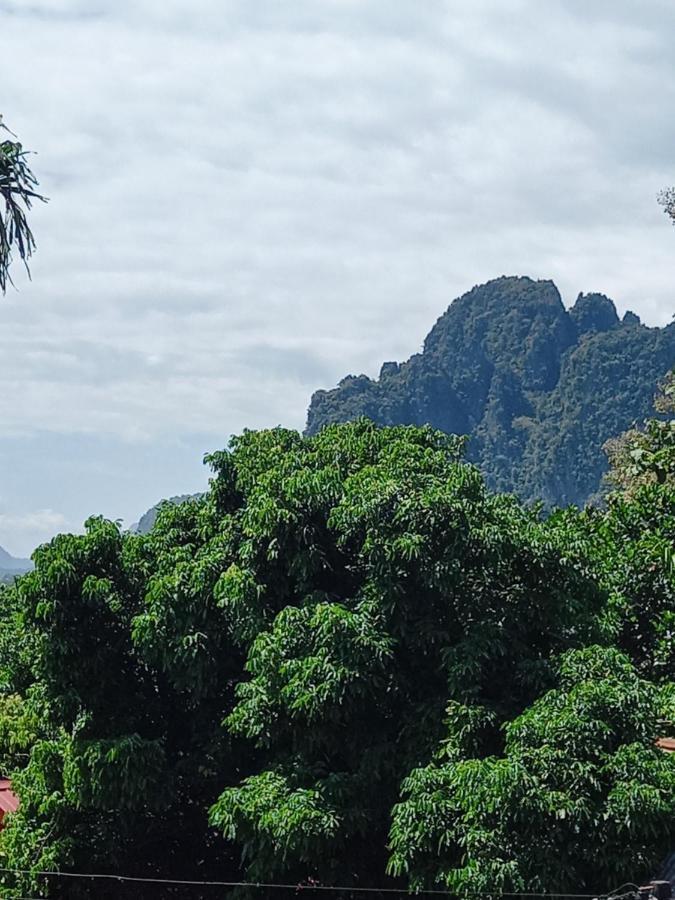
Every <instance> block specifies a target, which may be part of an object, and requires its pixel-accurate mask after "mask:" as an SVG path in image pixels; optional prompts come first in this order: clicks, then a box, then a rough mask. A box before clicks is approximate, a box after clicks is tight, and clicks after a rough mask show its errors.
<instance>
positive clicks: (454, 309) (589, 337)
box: [307, 277, 675, 505]
mask: <svg viewBox="0 0 675 900" xmlns="http://www.w3.org/2000/svg"><path fill="white" fill-rule="evenodd" d="M674 363H675V323H674V324H671V325H669V326H667V327H665V328H648V327H646V326H645V325H642V324H641V322H640V320H639V318H638V317H637V316H636V315H634V314H633V313H626V315H625V316H624V318H623V320H620V319H619V317H618V315H617V312H616V309H615V307H614V303H613V302H612V301H611V300H610V299H608V298H607V297H605V296H603V295H602V294H581V295H580V296H579V298H578V299H577V302H576V304H575V305H574V307H573V308H572V309H570V310H566V309H565V307H564V306H563V303H562V301H561V299H560V294H559V293H558V290H557V288H556V287H555V285H554V284H553V282H551V281H533V280H532V279H530V278H525V277H502V278H498V279H495V280H494V281H490V282H488V283H487V284H484V285H480V286H478V287H474V288H473V289H472V290H471V291H469V292H468V293H467V294H464V295H463V296H462V297H460V298H458V299H457V300H455V301H454V302H453V303H452V304H451V305H450V307H449V308H448V310H447V311H446V312H445V313H444V315H442V316H441V318H440V319H439V320H438V321H437V322H436V324H435V325H434V327H433V328H432V330H431V331H430V333H429V334H428V336H427V338H426V340H425V342H424V348H423V351H422V353H419V354H416V355H414V356H412V357H411V358H410V359H409V360H407V362H404V363H401V364H399V363H395V362H386V363H384V365H383V366H382V369H381V371H380V377H379V379H378V380H376V381H374V380H372V379H370V378H368V377H367V376H365V375H359V376H356V377H355V376H352V375H348V376H347V377H346V378H343V379H342V381H341V382H340V384H339V386H338V387H337V388H335V389H333V390H330V391H323V390H322V391H317V392H316V393H315V394H314V396H313V397H312V401H311V405H310V408H309V412H308V418H307V433H308V434H314V433H316V432H317V431H318V430H319V429H320V428H322V427H323V426H324V425H326V424H328V423H330V422H346V421H350V420H353V419H355V418H357V417H358V416H367V417H369V418H370V419H372V420H373V421H375V422H377V423H379V424H382V425H397V424H424V423H429V424H431V425H433V426H434V427H435V428H439V429H441V430H443V431H446V432H453V433H457V434H468V435H469V436H470V441H469V449H468V455H469V458H470V459H472V460H474V461H475V462H477V463H478V464H479V465H480V467H481V468H482V470H483V472H484V473H485V475H486V477H487V480H488V483H489V485H490V486H491V487H492V488H494V489H495V490H499V491H513V492H516V493H517V494H519V495H520V496H521V497H522V498H524V499H526V500H534V499H543V500H544V501H545V503H546V504H547V505H566V504H569V503H576V504H583V503H585V502H586V501H587V500H588V499H589V498H590V497H592V495H593V494H594V493H595V492H596V491H597V490H598V488H599V486H600V482H601V479H602V475H603V473H604V471H605V469H606V459H605V455H604V453H603V451H602V445H603V444H604V442H605V441H606V440H607V439H608V438H610V437H612V436H613V435H616V434H618V433H619V432H621V431H623V430H625V429H626V428H628V427H629V426H630V425H631V424H632V423H633V422H635V421H636V420H642V419H644V418H645V416H647V415H648V414H649V411H650V408H651V404H652V400H653V396H654V389H655V385H656V384H657V382H658V381H659V379H660V378H662V377H663V376H664V375H665V374H666V372H667V371H668V370H669V369H670V368H672V366H673V364H674Z"/></svg>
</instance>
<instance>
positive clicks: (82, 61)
mask: <svg viewBox="0 0 675 900" xmlns="http://www.w3.org/2000/svg"><path fill="white" fill-rule="evenodd" d="M638 6H639V9H638ZM673 27H675V7H673V6H672V4H670V3H668V2H666V0H645V2H643V3H640V4H639V5H636V4H633V3H630V2H628V0H619V2H612V3H609V2H605V0H596V2H594V3H593V4H588V3H582V2H580V0H579V2H577V0H550V2H547V3H539V2H536V0H511V2H509V3H508V4H504V3H503V0H462V2H459V3H457V2H452V3H451V2H449V0H425V2H424V3H412V2H411V3H395V4H392V3H387V2H385V0H294V2H293V3H279V2H278V0H257V2H255V3H252V2H250V0H194V2H190V3H188V2H187V0H119V2H117V3H111V2H109V0H0V52H2V58H3V99H2V104H3V110H2V111H3V112H4V114H5V118H6V121H7V122H8V123H9V124H10V126H11V127H12V128H14V130H16V131H17V132H18V133H19V134H20V135H21V137H22V139H23V140H24V141H25V142H26V144H27V145H29V146H31V147H35V148H37V149H38V150H39V155H38V156H37V157H36V158H35V161H34V162H35V168H36V170H37V171H38V172H39V173H40V175H41V177H42V181H43V186H44V189H45V191H46V193H48V194H49V195H50V197H51V202H50V204H49V205H48V206H47V207H45V208H41V209H36V210H35V216H34V221H35V230H36V234H37V237H38V241H39V255H38V257H37V258H36V261H35V265H34V267H33V274H34V280H33V282H31V283H28V282H27V281H25V280H24V279H21V278H20V277H19V279H18V280H19V283H20V285H21V292H20V293H19V294H12V295H10V296H9V297H8V298H6V299H5V300H4V301H3V302H1V303H0V422H1V423H2V429H3V432H2V433H3V435H4V439H5V440H10V439H11V441H12V442H13V443H12V448H15V447H16V446H18V444H17V443H16V442H17V441H19V442H20V441H21V440H24V441H25V442H26V443H25V446H26V448H27V449H26V453H27V454H31V453H36V452H37V451H36V450H35V449H34V448H35V447H36V446H37V445H36V443H35V437H36V435H38V434H39V435H47V436H49V435H51V438H49V437H48V438H47V440H51V442H52V444H53V446H55V447H56V446H58V447H61V446H62V445H61V443H59V440H57V436H58V435H61V436H72V435H78V434H79V435H82V436H83V437H82V441H85V437H84V436H94V435H98V436H100V437H101V438H102V439H103V440H104V441H105V442H107V443H106V444H105V448H104V449H101V448H99V449H98V450H97V451H96V452H99V453H104V452H105V454H106V455H105V459H106V466H107V465H110V466H112V471H111V474H110V476H109V477H111V478H113V479H115V478H117V479H121V480H122V481H123V482H124V485H125V486H124V488H123V489H121V491H122V494H123V496H124V502H125V503H126V504H127V507H128V509H129V515H130V516H133V515H135V514H136V513H137V512H141V511H142V507H141V508H140V509H139V508H138V506H137V505H136V499H135V498H136V497H138V496H140V495H143V496H145V493H144V489H145V483H146V481H147V480H148V478H149V475H148V472H146V471H144V470H143V469H142V467H139V471H138V474H137V477H136V480H135V481H127V480H125V479H126V471H125V472H123V471H122V468H121V467H119V466H118V468H117V469H115V463H114V460H115V458H116V456H124V458H125V460H126V459H127V457H126V456H125V455H124V453H122V451H121V450H120V448H121V447H122V444H124V443H125V442H126V443H128V442H132V443H133V442H136V443H137V445H138V446H139V447H141V446H146V447H147V446H154V447H156V448H157V449H158V450H159V448H161V447H162V445H163V444H165V443H166V441H167V440H169V439H170V438H173V437H176V436H178V438H180V439H183V438H184V439H185V440H186V441H188V442H190V441H193V440H197V437H196V436H200V437H199V440H200V441H204V442H206V441H209V442H214V443H221V444H222V443H224V442H225V440H226V436H227V435H228V434H229V433H231V432H233V431H238V430H240V429H241V428H243V427H244V426H263V425H273V424H277V423H283V424H288V425H292V426H295V427H302V425H303V422H304V416H305V410H306V407H307V403H308V400H309V397H310V395H311V393H312V391H313V390H314V389H315V388H317V387H329V386H331V385H332V384H333V383H334V382H335V381H336V380H337V379H338V378H339V377H340V376H342V375H344V374H345V373H346V372H349V371H364V370H365V371H368V372H370V373H375V372H376V371H377V370H378V368H379V364H380V362H381V361H382V359H392V358H405V357H407V356H409V355H410V354H411V353H412V352H415V351H416V350H417V349H418V348H419V346H420V344H421V341H422V339H423V337H424V335H425V333H426V332H427V331H428V329H429V328H430V326H431V325H432V323H433V322H434V321H435V319H436V318H437V316H438V315H439V314H440V313H441V312H442V311H443V310H444V308H445V307H446V306H447V304H448V303H449V302H450V300H451V299H452V298H453V297H454V296H456V295H458V294H460V293H462V292H463V291H464V290H466V289H467V288H469V287H470V286H471V285H473V284H475V283H478V282H481V281H485V280H487V279H488V278H490V277H493V276H496V275H500V274H503V273H518V274H530V275H532V276H534V277H544V278H553V279H554V280H555V281H556V283H557V284H558V286H559V287H560V289H561V291H562V293H563V297H564V298H565V300H566V301H567V302H568V303H569V302H572V301H573V299H574V297H575V296H576V294H577V293H578V292H579V291H581V290H584V291H590V290H600V291H603V292H605V293H608V294H609V295H610V296H613V297H614V298H615V300H616V301H617V305H618V306H619V308H620V310H622V311H623V310H624V309H626V308H629V307H630V308H633V309H634V310H635V311H637V312H639V313H640V314H641V315H642V316H643V317H644V318H645V319H646V320H647V321H648V322H650V323H651V324H661V323H665V322H667V321H669V320H670V317H671V315H672V313H673V311H675V302H674V300H673V294H672V290H671V284H672V283H673V260H674V258H675V232H673V230H672V229H670V228H668V225H667V223H666V221H665V219H664V217H663V214H662V213H661V212H660V210H659V209H658V207H657V206H656V203H655V202H654V196H655V194H656V191H657V190H658V189H659V188H660V187H661V186H662V185H664V184H667V183H670V182H672V181H674V180H675V172H674V170H673V147H674V146H675V122H674V121H673V119H672V117H670V116H669V115H668V110H669V109H671V108H672V105H673V101H674V100H675V61H674V60H673V57H672V41H671V40H670V36H671V35H672V33H673ZM1 443H2V440H1V439H0V444H1ZM40 446H44V441H43V442H42V443H41V444H40ZM64 446H65V445H64ZM67 446H68V447H69V448H70V447H71V445H70V444H68V445H67ZM83 446H84V444H83ZM87 446H89V444H87ZM14 452H15V450H14V449H12V453H14ZM59 452H61V451H59ZM68 452H72V451H71V450H69V451H68ZM140 453H141V451H140V450H139V454H140ZM17 458H18V457H17V456H12V459H14V460H16V459H17ZM57 463H58V461H57V460H56V458H55V457H54V456H53V455H52V456H51V457H50V456H49V454H47V456H46V457H43V456H39V457H35V458H32V459H31V458H27V460H26V463H25V465H26V471H28V468H30V469H31V470H32V471H34V472H35V473H36V475H35V476H34V477H33V478H32V480H29V479H28V478H26V480H25V482H22V483H23V484H24V486H25V490H26V491H27V492H28V495H29V497H30V502H31V503H32V504H33V505H34V506H35V507H37V506H40V505H42V504H44V503H46V502H47V501H46V500H45V499H43V498H45V497H47V496H49V497H52V496H54V497H55V499H54V500H53V501H51V500H50V501H48V502H53V503H54V504H56V505H58V504H61V508H65V507H64V506H63V505H62V503H61V499H60V498H61V495H62V494H64V493H65V492H66V491H65V487H64V486H63V485H62V486H60V487H55V486H54V485H53V483H52V480H51V476H50V466H54V465H57ZM14 464H15V465H16V463H14ZM126 464H127V463H125V465H126ZM181 465H182V463H181V464H179V463H178V462H177V463H176V465H175V467H174V470H173V475H171V471H170V467H169V468H168V469H167V472H166V492H167V493H175V492H180V491H182V490H183V485H184V481H183V479H184V478H188V476H187V475H186V472H185V470H184V469H183V468H181ZM22 471H23V470H22ZM10 474H11V473H10ZM69 477H71V478H72V481H71V482H70V487H69V490H70V491H74V492H75V493H77V492H78V491H79V492H81V491H82V489H81V487H80V485H79V484H78V482H77V478H76V477H75V475H74V474H72V475H71V476H69ZM191 477H192V476H190V478H191ZM172 478H173V479H174V481H173V483H169V482H170V481H171V479H172ZM153 484H154V482H153ZM0 488H1V489H2V490H3V493H4V492H5V491H4V486H3V485H2V484H0ZM100 496H101V502H103V496H104V495H103V494H101V495H100ZM152 499H153V500H154V499H156V498H152ZM96 503H97V497H96V496H92V495H91V493H87V494H86V495H85V494H84V493H81V497H80V505H79V507H77V508H78V509H79V508H80V507H81V509H82V514H83V515H84V514H85V512H86V513H89V512H91V511H92V509H91V506H92V505H93V506H94V509H96ZM69 516H71V517H72V516H75V517H76V516H77V513H76V511H75V510H73V511H72V512H69Z"/></svg>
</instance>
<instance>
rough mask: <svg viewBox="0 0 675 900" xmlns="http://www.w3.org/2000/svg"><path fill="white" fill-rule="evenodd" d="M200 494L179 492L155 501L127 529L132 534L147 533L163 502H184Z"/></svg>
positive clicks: (150, 529)
mask: <svg viewBox="0 0 675 900" xmlns="http://www.w3.org/2000/svg"><path fill="white" fill-rule="evenodd" d="M200 496H201V494H180V495H178V496H176V497H169V499H168V500H160V501H159V503H156V504H155V505H154V506H152V507H151V508H150V509H149V510H147V512H145V513H143V515H142V516H141V518H140V519H139V520H138V522H135V523H134V524H133V525H132V526H131V528H130V529H129V531H131V532H133V533H134V534H149V533H150V532H151V531H152V526H153V525H154V524H155V522H156V520H157V513H158V512H159V508H160V506H161V505H162V504H163V503H173V504H176V505H177V504H178V503H185V501H186V500H194V499H196V498H197V497H200Z"/></svg>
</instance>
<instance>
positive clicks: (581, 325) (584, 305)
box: [570, 294, 619, 334]
mask: <svg viewBox="0 0 675 900" xmlns="http://www.w3.org/2000/svg"><path fill="white" fill-rule="evenodd" d="M570 317H571V319H572V321H573V322H574V323H575V325H576V326H577V329H578V331H579V334H587V333H589V332H598V331H609V330H610V329H611V328H616V326H617V325H618V324H619V316H618V315H617V312H616V306H615V305H614V301H613V300H610V299H609V297H606V296H605V295H604V294H579V296H578V297H577V301H576V303H575V304H574V306H573V307H572V309H571V310H570Z"/></svg>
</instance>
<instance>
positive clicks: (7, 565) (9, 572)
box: [0, 547, 33, 582]
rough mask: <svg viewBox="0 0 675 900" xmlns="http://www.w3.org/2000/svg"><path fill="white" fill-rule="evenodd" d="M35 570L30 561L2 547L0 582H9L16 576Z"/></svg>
mask: <svg viewBox="0 0 675 900" xmlns="http://www.w3.org/2000/svg"><path fill="white" fill-rule="evenodd" d="M32 568H33V563H32V562H31V561H30V559H20V558H18V557H16V556H12V555H11V553H8V552H7V551H6V550H5V549H4V547H0V582H3V581H9V580H11V579H13V578H14V577H15V576H16V575H21V574H22V573H23V572H28V571H30V569H32Z"/></svg>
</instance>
